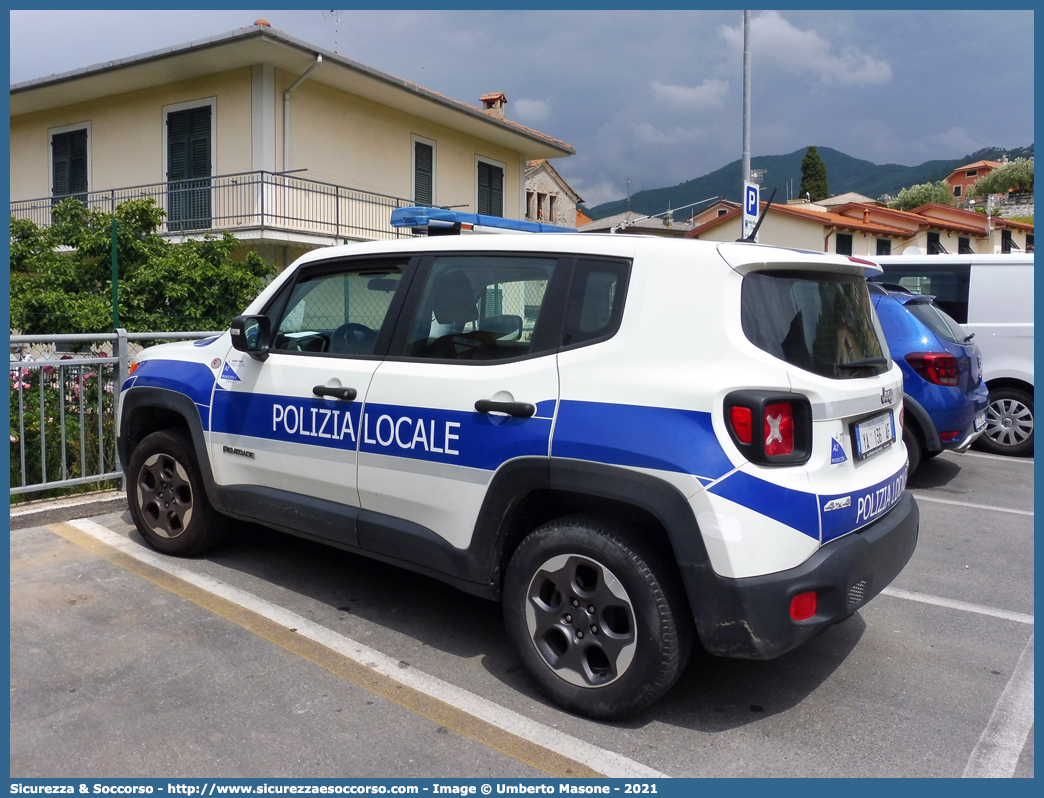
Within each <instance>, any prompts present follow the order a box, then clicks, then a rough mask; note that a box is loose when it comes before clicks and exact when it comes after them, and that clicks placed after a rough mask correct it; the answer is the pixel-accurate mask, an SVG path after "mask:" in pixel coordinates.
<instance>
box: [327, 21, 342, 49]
mask: <svg viewBox="0 0 1044 798" xmlns="http://www.w3.org/2000/svg"><path fill="white" fill-rule="evenodd" d="M323 16H324V17H326V18H327V19H330V18H331V17H333V21H334V46H333V51H334V52H335V53H336V52H337V40H338V37H339V36H340V33H341V12H340V11H324V12H323Z"/></svg>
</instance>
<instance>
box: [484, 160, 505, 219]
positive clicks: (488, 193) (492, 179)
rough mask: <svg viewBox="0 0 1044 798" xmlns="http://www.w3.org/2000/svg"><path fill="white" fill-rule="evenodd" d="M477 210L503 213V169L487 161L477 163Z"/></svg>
mask: <svg viewBox="0 0 1044 798" xmlns="http://www.w3.org/2000/svg"><path fill="white" fill-rule="evenodd" d="M478 212H479V213H483V214H486V215H487V216H503V215H504V170H503V169H501V168H500V167H497V166H493V165H491V164H488V163H482V162H481V161H480V162H479V165H478Z"/></svg>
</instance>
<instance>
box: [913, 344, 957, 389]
mask: <svg viewBox="0 0 1044 798" xmlns="http://www.w3.org/2000/svg"><path fill="white" fill-rule="evenodd" d="M906 362H907V363H909V364H910V368H912V369H913V370H914V371H916V372H917V373H918V374H920V375H921V376H922V377H924V378H925V379H926V380H928V382H932V383H935V384H936V385H956V384H957V358H955V357H954V356H953V355H951V354H949V353H948V352H911V353H910V354H908V355H907V356H906Z"/></svg>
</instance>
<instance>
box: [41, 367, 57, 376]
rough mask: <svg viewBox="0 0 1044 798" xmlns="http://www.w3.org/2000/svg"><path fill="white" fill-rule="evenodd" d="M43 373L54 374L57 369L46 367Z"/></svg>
mask: <svg viewBox="0 0 1044 798" xmlns="http://www.w3.org/2000/svg"><path fill="white" fill-rule="evenodd" d="M43 372H44V374H54V372H55V368H54V366H44V367H43Z"/></svg>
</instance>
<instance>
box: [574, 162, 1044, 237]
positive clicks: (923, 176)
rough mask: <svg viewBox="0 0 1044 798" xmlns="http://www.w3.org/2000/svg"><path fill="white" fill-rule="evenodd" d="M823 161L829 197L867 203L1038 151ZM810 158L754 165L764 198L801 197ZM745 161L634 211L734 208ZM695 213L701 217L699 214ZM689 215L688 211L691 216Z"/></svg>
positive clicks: (655, 196)
mask: <svg viewBox="0 0 1044 798" xmlns="http://www.w3.org/2000/svg"><path fill="white" fill-rule="evenodd" d="M817 149H818V150H819V156H820V157H821V158H822V159H823V160H824V162H826V167H827V179H828V180H829V184H830V194H831V195H836V194H844V193H845V192H848V191H856V192H858V193H860V194H864V195H866V196H867V197H874V198H877V197H879V196H881V195H882V194H891V195H892V196H895V195H896V194H898V193H899V190H900V189H901V188H905V187H907V186H912V185H915V184H918V183H929V182H931V183H934V182H935V181H937V180H942V179H943V178H944V177H946V176H947V175H948V174H950V172H952V171H953V170H954V169H956V168H957V167H958V166H961V165H962V164H966V163H972V162H973V161H979V160H1000V157H1001V156H1002V155H1005V154H1007V156H1008V157H1009V158H1010V159H1012V160H1014V159H1015V158H1023V157H1027V158H1028V157H1031V156H1032V155H1033V145H1032V144H1031V145H1029V147H1021V148H1018V149H1012V150H1002V149H1000V148H997V147H989V148H986V149H982V150H979V151H978V152H974V153H972V154H971V155H966V156H965V157H963V158H957V159H954V160H940V161H926V162H925V163H922V164H920V165H918V166H903V165H901V164H875V163H872V162H871V161H863V160H860V159H858V158H853V157H852V156H851V155H845V153H843V152H839V151H838V150H834V149H831V148H830V147H817ZM804 157H805V148H804V147H802V148H801V149H800V150H795V151H794V152H791V153H788V154H787V155H759V156H755V157H753V158H751V159H750V166H751V169H764V170H765V177H764V179H763V181H762V184H761V186H762V197H764V198H765V199H767V198H768V196H769V194H771V193H772V189H773V188H776V189H778V191H777V192H776V199H775V200H774V201H775V202H780V203H783V202H786V201H787V199H788V195H787V188H788V185H791V181H793V183H792V185H793V189H792V191H793V196H791V197H789V198H790V199H794V198H796V197H797V193H798V189H799V188H800V186H801V159H802V158H804ZM740 166H741V164H740V161H738V160H737V161H733V162H732V163H730V164H728V165H727V166H723V167H722V168H721V169H718V170H717V171H715V172H711V173H710V174H707V175H704V176H703V177H697V178H695V179H693V180H687V181H686V182H684V183H679V184H678V185H676V186H668V187H666V188H654V189H647V190H645V191H639V192H637V193H636V194H632V195H631V210H633V211H635V212H637V213H645V214H654V213H661V212H663V211H665V210H667V209H668V208H680V207H682V206H684V205H688V204H689V203H691V202H697V201H698V200H702V199H707V198H708V197H718V196H723V197H725V199H729V200H732V201H734V202H739V201H740V186H741V182H742V181H741V179H740V174H741V172H740ZM625 210H627V200H626V199H619V200H613V201H611V202H604V203H602V204H601V205H596V206H594V207H593V208H583V211H584V213H586V214H587V215H588V216H590V217H591V218H592V219H604V218H605V217H606V216H612V215H614V214H617V213H623V212H624V211H625ZM694 210H696V211H699V210H700V208H698V207H697V208H695V209H694ZM688 212H689V211H685V213H688Z"/></svg>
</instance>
